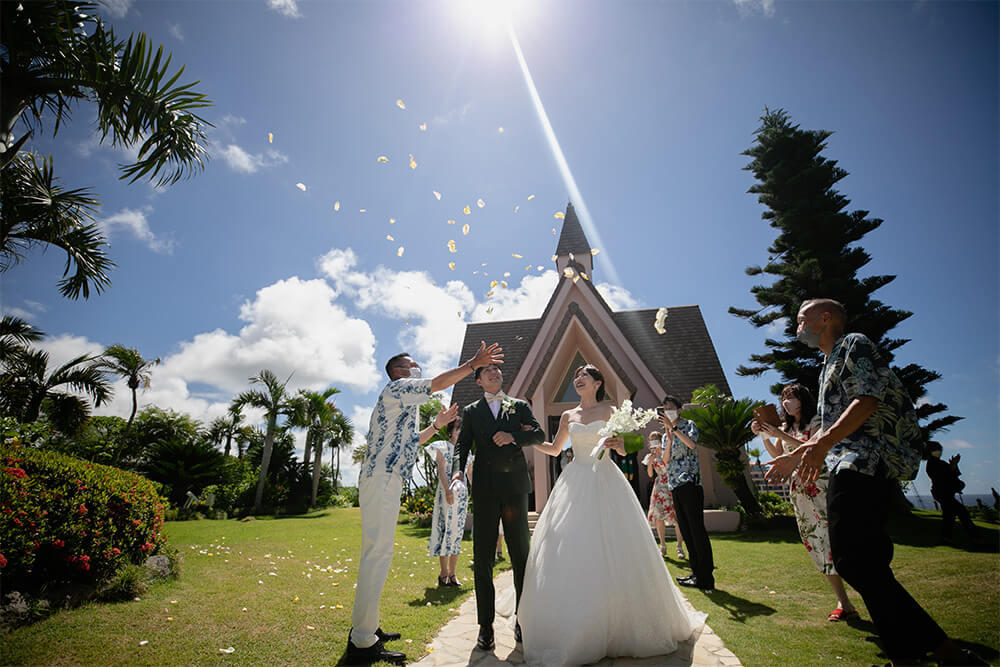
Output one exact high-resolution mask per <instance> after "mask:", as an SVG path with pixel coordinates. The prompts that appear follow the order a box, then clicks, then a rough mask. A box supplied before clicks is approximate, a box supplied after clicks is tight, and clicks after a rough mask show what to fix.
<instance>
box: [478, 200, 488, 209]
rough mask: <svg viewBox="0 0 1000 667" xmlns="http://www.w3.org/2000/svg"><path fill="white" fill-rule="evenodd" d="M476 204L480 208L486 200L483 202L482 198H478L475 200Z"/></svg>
mask: <svg viewBox="0 0 1000 667" xmlns="http://www.w3.org/2000/svg"><path fill="white" fill-rule="evenodd" d="M476 206H478V207H479V208H482V207H484V206H486V202H484V201H483V200H482V199H478V200H476Z"/></svg>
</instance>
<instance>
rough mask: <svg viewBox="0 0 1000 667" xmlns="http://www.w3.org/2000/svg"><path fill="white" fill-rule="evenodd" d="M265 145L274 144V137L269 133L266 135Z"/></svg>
mask: <svg viewBox="0 0 1000 667" xmlns="http://www.w3.org/2000/svg"><path fill="white" fill-rule="evenodd" d="M267 143H269V144H273V143H274V135H273V134H271V133H270V132H268V133H267Z"/></svg>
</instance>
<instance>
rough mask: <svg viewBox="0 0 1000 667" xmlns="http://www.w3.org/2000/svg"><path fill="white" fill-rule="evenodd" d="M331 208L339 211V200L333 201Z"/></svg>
mask: <svg viewBox="0 0 1000 667" xmlns="http://www.w3.org/2000/svg"><path fill="white" fill-rule="evenodd" d="M333 210H334V211H339V210H340V202H339V201H335V202H333Z"/></svg>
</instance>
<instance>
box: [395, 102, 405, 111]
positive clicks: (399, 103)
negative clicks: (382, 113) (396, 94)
mask: <svg viewBox="0 0 1000 667" xmlns="http://www.w3.org/2000/svg"><path fill="white" fill-rule="evenodd" d="M396 106H397V107H399V108H400V109H405V108H406V105H405V104H403V100H396Z"/></svg>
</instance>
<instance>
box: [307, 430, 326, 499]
mask: <svg viewBox="0 0 1000 667" xmlns="http://www.w3.org/2000/svg"><path fill="white" fill-rule="evenodd" d="M314 450H315V455H314V458H313V480H312V481H313V484H312V500H310V501H309V506H310V507H315V506H316V495H317V494H318V493H319V472H320V468H322V467H323V441H322V440H320V441H319V442H317V443H316V446H315V447H314Z"/></svg>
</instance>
